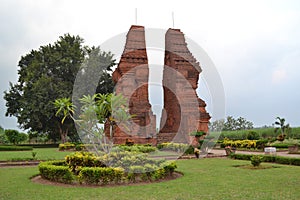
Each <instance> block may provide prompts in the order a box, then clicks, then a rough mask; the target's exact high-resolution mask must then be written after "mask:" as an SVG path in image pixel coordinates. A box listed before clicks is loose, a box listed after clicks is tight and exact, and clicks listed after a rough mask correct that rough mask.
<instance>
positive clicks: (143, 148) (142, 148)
mask: <svg viewBox="0 0 300 200" xmlns="http://www.w3.org/2000/svg"><path fill="white" fill-rule="evenodd" d="M117 147H118V148H120V149H122V150H124V151H130V152H141V153H150V152H154V151H156V150H157V148H156V147H153V146H151V145H139V144H134V145H131V146H128V145H118V146H117Z"/></svg>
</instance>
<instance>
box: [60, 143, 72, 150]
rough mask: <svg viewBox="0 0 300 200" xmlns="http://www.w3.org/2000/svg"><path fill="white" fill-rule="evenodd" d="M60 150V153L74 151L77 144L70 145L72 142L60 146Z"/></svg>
mask: <svg viewBox="0 0 300 200" xmlns="http://www.w3.org/2000/svg"><path fill="white" fill-rule="evenodd" d="M58 149H59V150H60V151H65V150H72V149H75V144H73V143H70V142H66V143H64V144H59V146H58Z"/></svg>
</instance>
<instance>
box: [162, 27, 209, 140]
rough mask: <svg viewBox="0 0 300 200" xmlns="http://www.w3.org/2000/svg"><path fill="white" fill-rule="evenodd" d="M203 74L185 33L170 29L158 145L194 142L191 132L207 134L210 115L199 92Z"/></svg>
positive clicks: (167, 41)
mask: <svg viewBox="0 0 300 200" xmlns="http://www.w3.org/2000/svg"><path fill="white" fill-rule="evenodd" d="M201 71H202V70H201V68H200V65H199V63H198V62H197V61H196V59H195V58H194V57H193V55H192V54H191V52H190V51H189V49H188V48H187V43H186V42H185V38H184V34H183V33H182V32H181V31H180V30H179V29H169V30H168V31H167V32H166V35H165V66H164V72H163V73H164V74H163V90H164V110H163V112H162V118H161V127H160V128H161V130H160V133H159V134H158V136H157V142H158V143H161V142H169V141H174V142H191V138H190V137H189V133H190V132H192V131H195V130H197V131H204V132H208V122H209V119H210V116H209V114H208V113H207V112H206V110H205V107H206V104H205V102H204V101H203V100H202V99H200V98H198V96H197V93H196V89H197V87H198V80H199V74H200V73H201Z"/></svg>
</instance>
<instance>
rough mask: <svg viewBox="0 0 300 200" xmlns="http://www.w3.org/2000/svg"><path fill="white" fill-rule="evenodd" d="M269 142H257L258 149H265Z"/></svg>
mask: <svg viewBox="0 0 300 200" xmlns="http://www.w3.org/2000/svg"><path fill="white" fill-rule="evenodd" d="M268 142H269V140H267V139H260V140H257V141H256V147H257V148H258V149H263V148H265V146H266V145H267V144H268Z"/></svg>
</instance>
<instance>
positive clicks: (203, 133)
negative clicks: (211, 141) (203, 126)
mask: <svg viewBox="0 0 300 200" xmlns="http://www.w3.org/2000/svg"><path fill="white" fill-rule="evenodd" d="M203 135H206V133H205V132H204V131H193V132H191V133H190V136H195V137H201V136H203Z"/></svg>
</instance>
